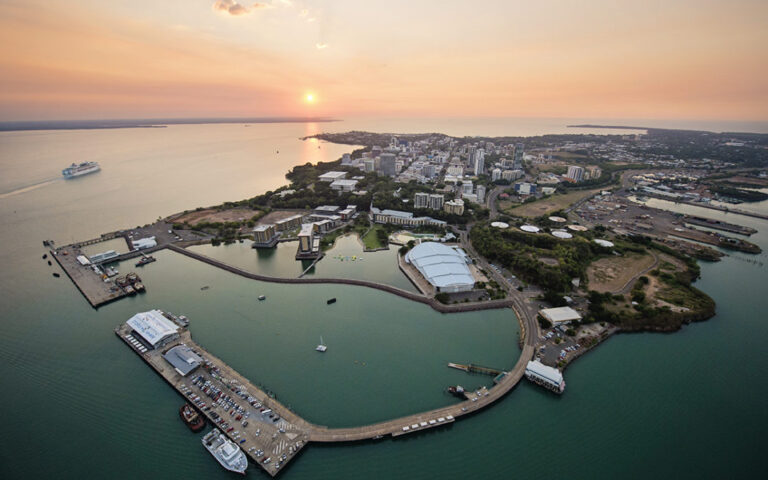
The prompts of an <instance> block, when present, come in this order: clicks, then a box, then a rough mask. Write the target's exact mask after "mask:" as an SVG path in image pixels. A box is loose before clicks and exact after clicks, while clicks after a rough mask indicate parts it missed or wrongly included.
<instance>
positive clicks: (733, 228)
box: [683, 215, 757, 235]
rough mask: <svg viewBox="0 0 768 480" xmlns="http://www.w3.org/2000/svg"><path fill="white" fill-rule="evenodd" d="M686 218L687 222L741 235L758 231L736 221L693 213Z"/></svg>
mask: <svg viewBox="0 0 768 480" xmlns="http://www.w3.org/2000/svg"><path fill="white" fill-rule="evenodd" d="M683 218H684V221H685V223H690V224H691V225H698V226H700V227H708V228H714V229H716V230H722V231H724V232H730V233H738V234H741V235H752V234H753V233H757V230H755V229H754V228H750V227H744V226H741V225H736V224H734V223H728V222H723V221H721V220H714V219H711V218H703V217H696V216H693V215H686V216H685V217H683Z"/></svg>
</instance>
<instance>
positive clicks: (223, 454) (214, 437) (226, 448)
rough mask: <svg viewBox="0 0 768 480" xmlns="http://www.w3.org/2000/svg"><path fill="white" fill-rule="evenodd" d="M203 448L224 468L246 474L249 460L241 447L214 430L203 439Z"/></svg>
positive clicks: (217, 430)
mask: <svg viewBox="0 0 768 480" xmlns="http://www.w3.org/2000/svg"><path fill="white" fill-rule="evenodd" d="M203 446H204V447H205V449H206V450H208V452H209V453H210V454H211V455H213V458H215V459H216V460H217V461H218V462H219V464H221V466H222V467H224V468H226V469H227V470H229V471H230V472H237V473H242V474H245V470H246V469H247V468H248V458H247V457H246V456H245V453H243V451H242V450H240V447H238V446H237V445H236V444H235V443H234V442H232V441H231V440H229V439H228V438H227V437H225V436H224V434H222V433H221V432H220V431H219V429H217V428H214V429H213V430H211V431H210V432H208V433H206V434H205V436H204V437H203Z"/></svg>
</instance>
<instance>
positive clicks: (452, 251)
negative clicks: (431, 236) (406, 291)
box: [406, 242, 475, 288]
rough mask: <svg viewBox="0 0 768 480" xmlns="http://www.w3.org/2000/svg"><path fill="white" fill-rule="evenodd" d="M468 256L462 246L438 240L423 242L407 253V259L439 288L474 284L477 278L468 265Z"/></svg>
mask: <svg viewBox="0 0 768 480" xmlns="http://www.w3.org/2000/svg"><path fill="white" fill-rule="evenodd" d="M466 258H467V256H466V254H465V253H464V252H463V251H462V250H461V249H460V248H458V247H449V246H446V245H444V244H442V243H437V242H423V243H421V244H419V245H416V246H415V247H413V248H412V249H411V250H410V251H409V252H408V253H407V254H406V260H407V261H408V262H409V263H410V264H411V265H413V266H415V267H416V268H417V269H418V270H419V272H421V274H422V275H424V278H426V279H427V281H428V282H429V283H431V284H432V285H434V286H436V287H438V288H443V287H448V286H455V285H474V283H475V279H474V277H472V273H470V271H469V267H467V261H466Z"/></svg>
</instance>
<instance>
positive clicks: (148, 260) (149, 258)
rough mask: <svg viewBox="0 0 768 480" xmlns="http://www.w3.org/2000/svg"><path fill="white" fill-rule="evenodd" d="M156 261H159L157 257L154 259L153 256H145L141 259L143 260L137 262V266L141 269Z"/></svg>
mask: <svg viewBox="0 0 768 480" xmlns="http://www.w3.org/2000/svg"><path fill="white" fill-rule="evenodd" d="M155 261H157V259H156V258H155V257H153V256H152V255H145V256H143V257H141V259H140V260H139V261H138V262H136V266H137V267H140V266H142V265H146V264H148V263H152V262H155Z"/></svg>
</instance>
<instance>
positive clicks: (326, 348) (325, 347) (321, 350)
mask: <svg viewBox="0 0 768 480" xmlns="http://www.w3.org/2000/svg"><path fill="white" fill-rule="evenodd" d="M315 350H317V351H318V352H323V353H325V351H326V350H328V347H327V346H326V345H325V342H323V336H322V335H321V336H320V345H318V346H317V347H315Z"/></svg>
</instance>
